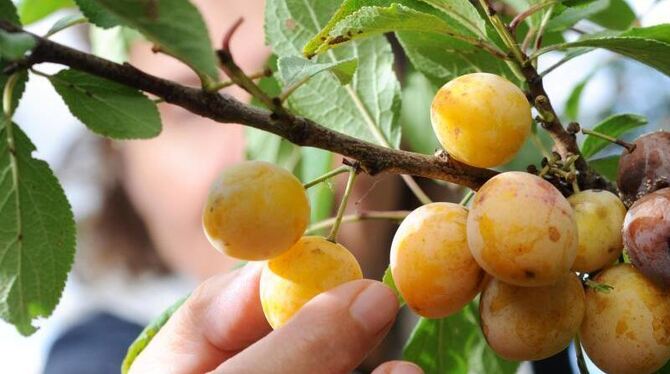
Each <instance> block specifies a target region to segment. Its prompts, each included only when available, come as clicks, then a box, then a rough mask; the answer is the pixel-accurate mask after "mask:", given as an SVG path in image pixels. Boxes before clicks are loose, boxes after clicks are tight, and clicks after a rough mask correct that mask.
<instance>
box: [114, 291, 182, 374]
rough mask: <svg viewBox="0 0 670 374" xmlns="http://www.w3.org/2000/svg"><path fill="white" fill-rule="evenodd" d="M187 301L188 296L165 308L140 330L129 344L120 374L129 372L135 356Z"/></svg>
mask: <svg viewBox="0 0 670 374" xmlns="http://www.w3.org/2000/svg"><path fill="white" fill-rule="evenodd" d="M186 299H188V295H187V296H184V297H183V298H181V299H179V300H177V301H176V302H175V303H174V304H172V305H171V306H170V307H169V308H167V309H166V310H165V311H164V312H163V313H161V315H160V316H158V317H157V318H156V319H154V320H153V321H151V322H149V324H148V325H147V326H146V327H145V328H144V330H142V332H141V333H140V335H139V336H138V337H137V338H135V340H134V341H133V342H132V343H131V344H130V347H128V352H127V353H126V357H125V358H124V359H123V364H122V365H121V374H127V373H128V371H130V366H131V365H132V364H133V362H134V361H135V359H136V358H137V356H139V355H140V353H142V351H144V348H146V347H147V345H149V343H151V340H153V338H154V336H156V334H158V332H159V331H160V329H161V328H163V326H165V324H166V323H167V321H169V320H170V317H172V315H173V314H174V313H175V312H176V311H177V309H179V307H180V306H182V304H184V302H185V301H186Z"/></svg>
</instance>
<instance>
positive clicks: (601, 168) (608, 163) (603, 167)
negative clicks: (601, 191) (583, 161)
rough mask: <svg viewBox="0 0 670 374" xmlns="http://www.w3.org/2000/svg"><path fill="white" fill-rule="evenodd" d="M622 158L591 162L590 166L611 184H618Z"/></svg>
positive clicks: (604, 158) (608, 158)
mask: <svg viewBox="0 0 670 374" xmlns="http://www.w3.org/2000/svg"><path fill="white" fill-rule="evenodd" d="M620 158H621V156H609V157H603V158H598V159H595V160H589V165H590V166H591V167H592V168H593V170H595V171H596V172H598V173H599V174H600V175H602V176H604V177H605V178H607V179H608V180H609V181H611V182H616V179H617V171H618V170H619V159H620Z"/></svg>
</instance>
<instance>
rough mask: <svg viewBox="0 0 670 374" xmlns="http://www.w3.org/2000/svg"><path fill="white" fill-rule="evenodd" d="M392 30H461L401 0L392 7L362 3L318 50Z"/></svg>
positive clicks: (320, 51) (433, 31)
mask: <svg viewBox="0 0 670 374" xmlns="http://www.w3.org/2000/svg"><path fill="white" fill-rule="evenodd" d="M392 31H418V32H425V33H434V34H442V35H456V34H459V30H457V29H456V28H454V27H453V26H452V25H450V24H449V23H447V22H445V21H444V20H442V19H441V18H439V17H436V16H434V15H432V14H428V13H423V12H419V11H416V10H414V9H412V8H409V7H406V6H404V5H401V4H391V6H389V7H363V8H361V9H359V10H358V11H356V12H354V13H352V14H351V15H349V16H347V17H346V18H344V19H342V20H341V21H340V22H338V23H337V24H336V25H335V26H334V27H333V29H332V30H331V31H330V33H329V34H328V37H327V38H326V40H325V41H324V43H323V44H321V47H320V48H319V49H317V50H316V53H322V52H324V51H326V50H328V49H329V48H332V47H334V46H336V45H338V44H341V43H345V42H348V41H350V40H356V39H360V38H368V37H370V36H373V35H379V34H383V33H387V32H392Z"/></svg>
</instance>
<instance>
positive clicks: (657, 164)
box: [617, 131, 670, 206]
mask: <svg viewBox="0 0 670 374" xmlns="http://www.w3.org/2000/svg"><path fill="white" fill-rule="evenodd" d="M633 144H634V145H635V149H634V150H633V152H629V151H628V150H624V151H623V153H621V159H620V160H619V170H618V172H617V175H618V177H617V186H618V187H619V190H620V191H621V195H622V196H623V200H624V203H626V206H631V205H632V204H633V203H634V202H635V200H637V199H639V198H641V197H642V196H644V195H646V194H648V193H650V192H654V191H656V190H658V189H661V188H664V187H668V186H670V132H667V131H657V132H653V133H650V134H646V135H643V136H641V137H639V138H638V139H637V140H636V141H635V142H634V143H633Z"/></svg>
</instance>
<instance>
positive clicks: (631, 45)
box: [543, 23, 670, 75]
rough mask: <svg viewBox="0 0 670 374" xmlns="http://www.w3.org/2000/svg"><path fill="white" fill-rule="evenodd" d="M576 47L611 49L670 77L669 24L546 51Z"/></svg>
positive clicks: (592, 39) (588, 39) (580, 41)
mask: <svg viewBox="0 0 670 374" xmlns="http://www.w3.org/2000/svg"><path fill="white" fill-rule="evenodd" d="M576 47H597V48H604V49H607V50H610V51H612V52H615V53H619V54H621V55H624V56H627V57H629V58H632V59H634V60H637V61H640V62H642V63H644V64H646V65H649V66H651V67H653V68H655V69H657V70H658V71H660V72H662V73H664V74H666V75H670V24H667V23H666V24H662V25H657V26H651V27H644V28H633V29H630V30H628V31H624V32H621V33H601V34H597V35H590V36H588V37H587V38H584V39H580V40H577V41H574V42H570V43H563V44H557V45H555V46H551V47H549V48H546V49H544V50H543V53H544V52H546V51H549V50H555V49H569V48H576Z"/></svg>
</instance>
